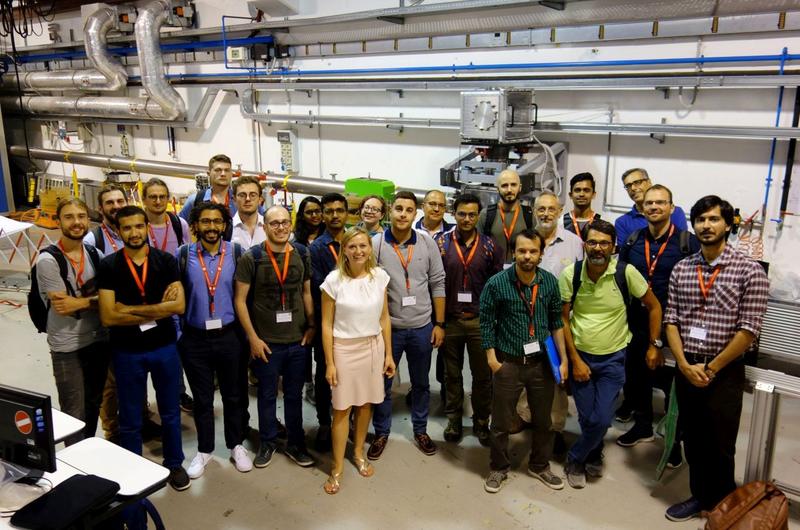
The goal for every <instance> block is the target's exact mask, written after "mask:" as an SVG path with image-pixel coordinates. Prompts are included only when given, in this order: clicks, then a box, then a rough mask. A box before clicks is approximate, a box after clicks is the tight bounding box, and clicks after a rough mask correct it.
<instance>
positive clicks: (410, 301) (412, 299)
mask: <svg viewBox="0 0 800 530" xmlns="http://www.w3.org/2000/svg"><path fill="white" fill-rule="evenodd" d="M412 305H417V297H416V296H404V297H403V300H402V302H401V306H402V307H408V306H412Z"/></svg>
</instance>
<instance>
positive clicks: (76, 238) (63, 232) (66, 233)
mask: <svg viewBox="0 0 800 530" xmlns="http://www.w3.org/2000/svg"><path fill="white" fill-rule="evenodd" d="M88 232H89V231H88V230H87V229H86V227H84V228H83V230H81V235H79V236H74V235H72V234H71V233H70V231H69V230H63V229H62V230H61V235H63V236H64V237H66V238H67V239H71V240H73V241H82V240H83V238H84V237H86V234H87V233H88Z"/></svg>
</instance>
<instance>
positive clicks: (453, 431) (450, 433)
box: [444, 419, 464, 443]
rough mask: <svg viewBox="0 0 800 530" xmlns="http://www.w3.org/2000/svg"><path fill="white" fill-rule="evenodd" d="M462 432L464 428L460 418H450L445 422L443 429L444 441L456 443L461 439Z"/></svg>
mask: <svg viewBox="0 0 800 530" xmlns="http://www.w3.org/2000/svg"><path fill="white" fill-rule="evenodd" d="M463 434H464V428H463V426H462V425H461V420H460V419H451V420H448V422H447V427H445V429H444V441H445V442H452V443H458V442H459V441H461V436H462V435H463Z"/></svg>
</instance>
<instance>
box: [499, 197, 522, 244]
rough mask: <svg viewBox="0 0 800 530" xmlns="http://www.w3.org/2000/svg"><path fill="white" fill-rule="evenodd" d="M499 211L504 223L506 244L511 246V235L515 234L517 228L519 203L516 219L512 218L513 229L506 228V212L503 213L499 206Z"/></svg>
mask: <svg viewBox="0 0 800 530" xmlns="http://www.w3.org/2000/svg"><path fill="white" fill-rule="evenodd" d="M497 209H498V210H499V211H500V220H501V221H502V222H503V235H505V236H506V243H508V244H511V234H512V232H514V227H515V226H517V218H518V217H519V210H520V207H519V203H517V206H516V208H514V217H512V218H511V227H506V212H504V211H503V208H502V207H500V206H498V207H497Z"/></svg>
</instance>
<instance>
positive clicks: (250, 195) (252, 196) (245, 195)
mask: <svg viewBox="0 0 800 530" xmlns="http://www.w3.org/2000/svg"><path fill="white" fill-rule="evenodd" d="M259 197H261V194H260V193H256V192H255V191H252V192H250V193H247V192H246V191H243V192H241V193H237V194H236V198H237V199H242V200H245V199H258V198H259Z"/></svg>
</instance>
